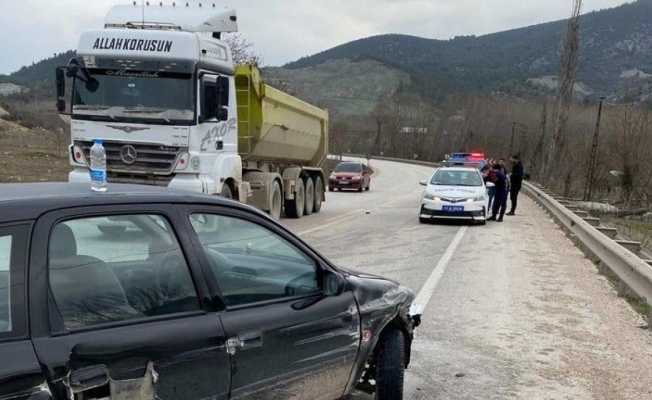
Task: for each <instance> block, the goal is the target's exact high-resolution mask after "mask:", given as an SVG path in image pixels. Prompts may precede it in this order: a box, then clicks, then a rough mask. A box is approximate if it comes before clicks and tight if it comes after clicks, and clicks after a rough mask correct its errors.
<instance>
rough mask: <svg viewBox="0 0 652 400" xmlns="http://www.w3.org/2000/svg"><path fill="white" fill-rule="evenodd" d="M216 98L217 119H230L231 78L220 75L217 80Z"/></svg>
mask: <svg viewBox="0 0 652 400" xmlns="http://www.w3.org/2000/svg"><path fill="white" fill-rule="evenodd" d="M215 98H216V99H217V114H216V117H217V120H218V121H226V120H228V119H229V109H228V107H229V78H227V77H225V76H218V77H217V80H216V82H215Z"/></svg>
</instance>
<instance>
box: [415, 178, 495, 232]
mask: <svg viewBox="0 0 652 400" xmlns="http://www.w3.org/2000/svg"><path fill="white" fill-rule="evenodd" d="M421 185H422V186H425V187H426V189H425V190H424V191H423V195H422V197H421V208H420V211H419V221H420V222H422V223H425V222H428V221H431V220H435V219H460V220H469V221H474V222H479V223H480V224H482V225H484V224H485V223H486V221H487V210H488V208H489V198H488V196H487V188H486V186H485V183H484V180H483V179H482V175H481V174H480V171H479V170H478V169H477V168H474V167H444V168H439V169H437V170H435V172H434V173H433V175H432V176H431V177H430V179H429V180H427V181H421Z"/></svg>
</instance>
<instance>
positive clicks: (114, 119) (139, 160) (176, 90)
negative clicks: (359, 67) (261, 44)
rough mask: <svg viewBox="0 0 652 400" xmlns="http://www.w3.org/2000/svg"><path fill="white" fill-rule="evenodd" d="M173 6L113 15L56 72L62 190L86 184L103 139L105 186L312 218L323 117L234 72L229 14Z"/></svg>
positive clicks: (316, 207) (248, 70)
mask: <svg viewBox="0 0 652 400" xmlns="http://www.w3.org/2000/svg"><path fill="white" fill-rule="evenodd" d="M148 4H149V3H148ZM175 4H176V3H172V5H163V4H162V3H160V4H159V5H153V6H150V5H147V6H145V5H144V4H143V5H142V6H138V5H136V4H134V5H128V6H116V7H114V8H113V9H112V10H111V11H110V12H109V14H108V15H107V17H106V21H105V26H104V29H101V30H92V31H88V32H84V33H83V34H82V36H81V39H80V42H79V47H78V49H77V55H76V57H75V58H74V59H72V60H71V61H70V63H69V65H67V66H65V67H60V68H59V69H58V70H57V97H58V100H57V107H58V109H59V111H60V112H61V113H63V114H67V115H69V116H70V117H71V144H70V163H71V165H72V168H73V169H72V172H71V173H70V176H69V180H70V181H71V182H88V181H89V180H90V178H89V173H88V169H89V155H90V148H91V146H92V143H93V140H94V139H102V141H103V143H104V147H105V149H106V154H107V178H108V181H109V182H110V183H128V184H146V185H155V186H163V187H169V188H173V189H180V190H185V191H192V192H196V193H204V194H209V195H221V196H223V197H227V198H236V199H238V200H239V201H241V202H243V203H249V204H251V205H254V206H256V207H257V208H259V209H261V210H263V211H267V212H269V213H270V214H271V216H272V217H273V218H275V219H278V218H280V217H281V214H282V213H283V212H284V213H285V215H287V216H291V217H295V218H300V217H302V216H303V215H310V214H312V213H317V212H319V211H320V209H321V204H322V201H324V200H325V199H326V198H325V193H324V182H325V174H324V172H323V170H322V165H323V164H324V163H325V161H326V156H327V154H328V118H329V117H328V112H327V111H326V110H322V109H319V108H317V107H315V106H313V105H311V104H308V103H306V102H304V101H302V100H300V99H297V98H296V97H293V96H291V95H289V94H287V93H284V92H282V91H280V90H278V89H275V88H273V87H271V86H269V85H266V84H265V83H264V81H263V79H262V77H261V75H260V71H259V70H258V69H257V68H256V67H255V66H252V65H245V66H238V67H236V66H235V65H234V63H233V57H232V54H231V50H230V48H229V46H228V44H227V43H226V42H225V41H223V40H222V39H221V38H222V34H223V33H228V32H235V31H237V17H236V14H235V12H234V11H220V10H218V9H217V8H216V7H215V6H213V7H210V6H204V7H202V6H201V3H195V4H192V5H191V4H190V3H186V5H185V6H183V5H179V6H176V5H175ZM153 21H155V22H153Z"/></svg>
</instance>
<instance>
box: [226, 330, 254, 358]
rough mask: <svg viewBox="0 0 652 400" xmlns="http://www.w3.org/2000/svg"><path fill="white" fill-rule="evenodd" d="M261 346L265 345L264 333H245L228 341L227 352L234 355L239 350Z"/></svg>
mask: <svg viewBox="0 0 652 400" xmlns="http://www.w3.org/2000/svg"><path fill="white" fill-rule="evenodd" d="M260 347H263V335H262V333H259V332H256V333H247V334H243V335H241V336H237V337H233V338H229V339H227V341H226V352H227V353H229V354H230V355H234V354H235V353H237V352H238V350H240V351H246V350H251V349H256V348H260Z"/></svg>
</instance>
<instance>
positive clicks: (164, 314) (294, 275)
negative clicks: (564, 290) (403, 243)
mask: <svg viewBox="0 0 652 400" xmlns="http://www.w3.org/2000/svg"><path fill="white" fill-rule="evenodd" d="M413 300H414V295H413V294H412V292H410V291H409V290H407V289H405V288H403V287H401V286H399V285H398V284H397V283H395V282H391V281H389V280H386V279H383V278H380V277H376V276H369V275H363V274H356V273H353V272H350V271H346V270H343V269H340V268H337V267H335V266H333V265H332V264H331V263H330V262H329V261H328V260H326V259H325V258H324V257H322V256H321V255H320V254H318V253H317V252H316V251H314V250H313V249H312V248H310V247H309V246H307V245H306V244H305V243H304V242H303V241H301V240H300V239H299V238H297V237H296V236H294V235H293V234H291V233H290V232H289V231H288V230H286V229H285V228H283V227H282V226H281V225H279V224H277V223H275V222H274V221H272V220H271V219H270V218H268V217H267V216H265V215H264V214H262V213H260V212H258V211H256V210H254V209H252V208H249V207H246V206H243V205H239V204H237V203H234V202H230V201H225V200H220V199H216V198H213V197H207V196H200V195H193V194H183V193H174V192H170V191H167V190H165V189H157V188H153V187H133V186H118V185H116V186H110V187H109V191H108V193H102V194H99V193H92V192H91V191H90V190H89V189H88V188H87V187H86V186H77V185H71V184H27V185H0V399H2V400H6V399H12V400H16V399H21V400H22V399H39V400H41V399H43V400H45V399H56V400H64V399H77V400H89V399H139V400H142V399H148V400H149V399H151V400H153V399H164V400H165V399H170V400H172V399H175V400H176V399H338V398H342V397H346V396H347V395H349V394H350V393H352V392H353V391H355V390H366V391H369V392H373V391H375V392H376V396H377V398H378V399H381V400H389V399H393V400H396V399H401V398H402V392H403V371H404V368H406V367H407V365H408V364H409V360H410V347H411V343H412V337H413V329H414V328H415V326H416V325H418V318H419V317H418V315H416V314H417V312H416V311H415V310H416V307H415V306H414V305H413V304H412V302H413Z"/></svg>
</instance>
